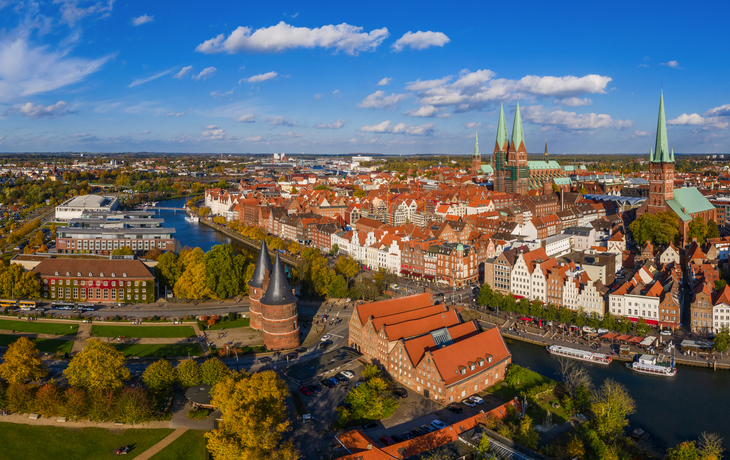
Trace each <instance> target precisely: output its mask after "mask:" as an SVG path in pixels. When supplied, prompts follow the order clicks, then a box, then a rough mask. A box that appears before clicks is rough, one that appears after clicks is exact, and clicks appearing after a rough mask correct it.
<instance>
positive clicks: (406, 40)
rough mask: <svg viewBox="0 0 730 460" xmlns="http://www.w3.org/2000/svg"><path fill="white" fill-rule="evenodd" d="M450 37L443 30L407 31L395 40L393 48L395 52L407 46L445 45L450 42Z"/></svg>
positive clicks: (417, 48) (412, 47)
mask: <svg viewBox="0 0 730 460" xmlns="http://www.w3.org/2000/svg"><path fill="white" fill-rule="evenodd" d="M449 41H450V40H449V37H447V36H446V35H445V34H443V33H441V32H431V31H427V32H421V31H420V30H419V31H418V32H415V33H414V32H410V31H409V32H406V33H405V34H404V35H403V36H402V37H401V38H399V39H398V40H396V41H395V43H393V45H392V46H391V48H393V51H394V52H396V53H397V52H400V51H403V49H405V47H407V46H408V47H410V48H411V49H414V50H423V49H426V48H430V47H432V46H444V45H445V44H447V43H448V42H449Z"/></svg>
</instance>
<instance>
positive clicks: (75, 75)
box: [0, 35, 112, 102]
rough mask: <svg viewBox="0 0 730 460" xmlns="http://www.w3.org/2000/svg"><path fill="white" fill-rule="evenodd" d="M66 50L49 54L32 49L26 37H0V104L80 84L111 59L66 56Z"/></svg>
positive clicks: (44, 50)
mask: <svg viewBox="0 0 730 460" xmlns="http://www.w3.org/2000/svg"><path fill="white" fill-rule="evenodd" d="M69 51H70V50H68V49H64V50H59V51H50V50H49V48H48V47H47V46H33V45H31V44H30V43H29V42H28V40H27V37H26V36H16V37H12V38H11V37H9V36H7V35H6V36H3V37H2V38H0V63H2V65H0V102H3V101H10V100H12V99H15V98H17V97H20V96H31V95H33V94H40V93H46V92H49V91H53V90H56V89H59V88H63V87H65V86H69V85H72V84H74V83H78V82H80V81H83V80H84V79H86V77H88V76H89V75H91V74H93V73H95V72H97V71H99V70H100V69H101V67H102V66H103V65H104V64H105V63H106V62H107V61H108V60H109V59H111V57H112V56H105V57H103V58H99V59H84V58H73V57H68V54H69Z"/></svg>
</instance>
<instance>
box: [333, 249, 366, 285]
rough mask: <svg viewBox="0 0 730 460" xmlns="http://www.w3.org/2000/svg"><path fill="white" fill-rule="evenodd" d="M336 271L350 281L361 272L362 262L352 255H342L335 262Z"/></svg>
mask: <svg viewBox="0 0 730 460" xmlns="http://www.w3.org/2000/svg"><path fill="white" fill-rule="evenodd" d="M335 271H336V272H337V273H339V274H340V275H342V276H344V277H345V279H346V280H347V281H348V282H349V281H350V280H351V279H353V278H354V277H355V276H356V275H357V274H358V273H360V264H359V263H358V262H357V261H356V260H355V259H353V258H352V257H350V256H345V255H342V256H340V257H338V258H337V262H335Z"/></svg>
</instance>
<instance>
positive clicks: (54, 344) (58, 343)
mask: <svg viewBox="0 0 730 460" xmlns="http://www.w3.org/2000/svg"><path fill="white" fill-rule="evenodd" d="M16 340H18V336H17V335H5V334H0V347H7V346H8V345H10V344H11V343H13V342H15V341H16ZM31 340H35V343H36V346H37V347H38V351H42V352H45V353H55V352H56V351H60V352H61V353H71V348H72V347H73V342H72V341H70V340H55V339H31Z"/></svg>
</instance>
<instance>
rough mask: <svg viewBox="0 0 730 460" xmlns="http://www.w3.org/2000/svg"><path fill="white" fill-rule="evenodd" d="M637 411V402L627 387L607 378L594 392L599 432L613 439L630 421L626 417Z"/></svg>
mask: <svg viewBox="0 0 730 460" xmlns="http://www.w3.org/2000/svg"><path fill="white" fill-rule="evenodd" d="M635 411H636V403H635V402H634V400H633V398H631V395H629V392H628V390H627V389H626V387H624V386H623V385H621V384H620V383H618V382H616V381H615V380H612V379H607V380H605V381H604V382H603V385H601V387H600V388H599V389H598V391H596V392H595V393H594V394H593V413H594V414H595V415H596V418H595V419H594V421H595V426H596V431H597V432H598V434H599V435H600V436H601V437H602V438H603V439H605V440H606V441H611V440H613V439H614V438H616V437H617V436H618V435H620V434H621V432H622V431H623V429H624V427H625V426H626V425H628V423H629V421H628V419H627V418H626V417H628V416H629V415H631V414H633V413H634V412H635Z"/></svg>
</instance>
